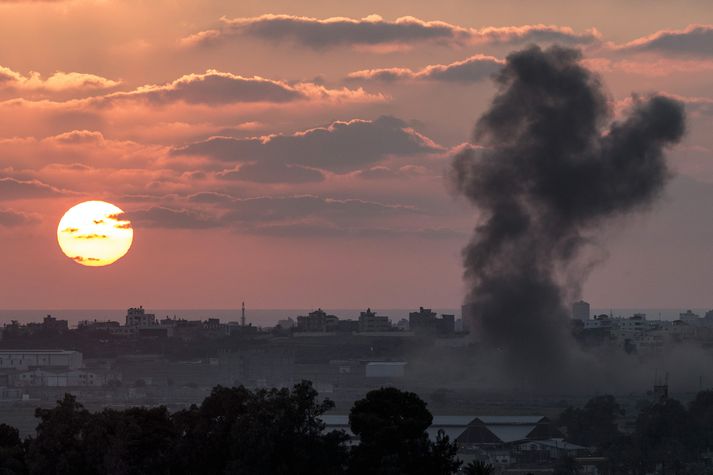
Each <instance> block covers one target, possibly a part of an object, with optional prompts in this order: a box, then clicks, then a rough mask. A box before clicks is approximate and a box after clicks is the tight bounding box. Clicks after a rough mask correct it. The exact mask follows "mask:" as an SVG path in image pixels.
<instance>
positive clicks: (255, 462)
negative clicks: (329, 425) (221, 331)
mask: <svg viewBox="0 0 713 475" xmlns="http://www.w3.org/2000/svg"><path fill="white" fill-rule="evenodd" d="M332 407H333V403H332V402H331V401H329V400H324V401H321V402H319V401H318V400H317V392H316V391H315V390H314V388H313V387H312V384H311V383H309V382H302V383H300V384H297V385H295V386H294V387H293V388H292V389H291V390H289V389H284V388H283V389H269V390H258V391H254V392H253V391H250V390H248V389H246V388H244V387H239V388H223V387H217V388H215V389H214V390H213V392H212V393H211V395H210V396H209V397H208V398H206V399H205V400H204V401H203V404H202V405H201V407H196V406H193V407H191V408H190V409H189V410H187V411H181V412H179V413H177V414H176V415H174V422H175V424H176V426H177V428H178V430H179V433H181V434H184V435H183V437H182V440H181V442H180V448H179V450H178V451H177V455H178V459H179V460H180V466H177V467H176V471H175V473H216V474H217V473H229V474H233V473H235V474H241V475H242V474H244V475H252V474H254V475H258V474H264V473H270V474H275V475H281V474H284V475H287V474H297V475H299V474H305V475H306V474H319V475H332V474H340V473H343V472H344V470H345V466H346V462H347V449H346V447H345V442H346V440H347V436H346V435H345V434H344V433H343V432H334V431H332V432H329V433H325V432H324V429H325V425H324V423H323V422H322V421H321V420H320V419H319V417H320V416H321V415H322V414H324V413H325V412H326V411H327V410H329V409H331V408H332Z"/></svg>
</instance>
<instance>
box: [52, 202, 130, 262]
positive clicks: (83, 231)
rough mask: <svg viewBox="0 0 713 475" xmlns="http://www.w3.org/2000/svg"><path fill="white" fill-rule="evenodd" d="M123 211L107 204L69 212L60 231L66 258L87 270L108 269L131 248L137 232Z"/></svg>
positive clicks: (83, 205)
mask: <svg viewBox="0 0 713 475" xmlns="http://www.w3.org/2000/svg"><path fill="white" fill-rule="evenodd" d="M123 213H124V211H122V210H121V208H119V207H117V206H114V205H113V204H111V203H107V202H104V201H85V202H84V203H80V204H78V205H76V206H74V207H72V208H70V209H69V210H68V211H67V212H66V213H65V214H64V216H63V217H62V219H61V220H60V222H59V226H58V227H57V241H58V242H59V247H60V248H62V252H64V253H65V254H66V255H67V257H69V258H70V259H72V260H73V261H74V262H76V263H78V264H82V265H84V266H93V267H97V266H106V265H109V264H111V263H113V262H116V261H117V260H118V259H120V258H121V257H123V256H124V255H125V254H126V253H127V252H128V250H129V248H130V247H131V242H132V241H133V238H134V230H133V229H132V228H131V222H130V221H129V220H127V219H124V218H123Z"/></svg>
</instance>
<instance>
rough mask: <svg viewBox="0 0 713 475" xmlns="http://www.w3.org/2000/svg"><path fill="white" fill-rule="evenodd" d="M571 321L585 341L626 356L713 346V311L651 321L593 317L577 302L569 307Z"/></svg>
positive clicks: (642, 316) (642, 317)
mask: <svg viewBox="0 0 713 475" xmlns="http://www.w3.org/2000/svg"><path fill="white" fill-rule="evenodd" d="M572 319H573V322H574V323H575V328H578V329H579V335H580V337H581V338H582V339H583V340H584V341H585V342H589V343H599V344H612V345H616V346H618V347H619V348H621V349H623V350H624V351H626V352H627V353H646V352H656V351H660V350H662V349H663V348H664V347H665V346H666V345H670V344H677V343H682V342H687V343H694V344H699V345H705V346H708V345H713V310H711V311H709V312H707V313H706V314H705V315H703V316H701V315H698V314H696V313H694V312H693V311H691V310H687V311H685V312H682V313H680V314H679V317H678V319H676V320H661V319H658V320H650V319H648V318H647V316H646V314H644V313H636V314H634V315H632V316H630V317H626V318H614V317H613V316H612V315H607V314H600V315H594V316H592V315H591V313H590V305H589V304H588V303H587V302H585V301H579V302H575V303H574V304H572Z"/></svg>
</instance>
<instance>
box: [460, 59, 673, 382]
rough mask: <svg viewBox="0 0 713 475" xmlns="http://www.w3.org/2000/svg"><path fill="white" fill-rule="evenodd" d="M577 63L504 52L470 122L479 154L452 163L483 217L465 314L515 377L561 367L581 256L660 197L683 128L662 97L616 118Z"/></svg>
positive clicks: (468, 267) (468, 268)
mask: <svg viewBox="0 0 713 475" xmlns="http://www.w3.org/2000/svg"><path fill="white" fill-rule="evenodd" d="M580 59H581V55H580V53H579V51H577V50H573V49H568V48H562V47H551V48H549V49H546V50H542V49H540V48H539V47H536V46H533V47H530V48H528V49H525V50H522V51H518V52H515V53H512V54H510V55H509V56H508V58H507V62H506V64H505V66H503V68H502V70H501V71H500V72H499V73H498V75H497V76H496V79H495V80H496V83H497V86H498V88H499V90H498V93H497V95H496V96H495V98H494V100H493V102H492V105H491V106H490V108H489V110H488V111H487V112H485V113H484V114H483V115H482V116H481V117H480V119H479V120H478V122H477V124H476V128H475V133H474V138H475V141H476V143H478V144H479V145H482V146H483V148H482V149H470V150H468V151H465V152H463V153H461V154H459V155H458V156H457V157H456V158H455V160H454V162H453V169H452V175H453V179H454V182H455V184H456V187H457V189H458V191H459V192H460V193H462V194H463V195H465V196H466V197H467V198H468V199H469V200H470V201H471V202H472V203H473V204H475V205H476V206H477V208H478V209H479V211H480V216H481V219H480V221H479V224H478V225H477V227H476V228H475V232H474V234H473V237H472V239H471V241H470V243H469V244H468V246H467V247H466V248H465V249H464V251H463V256H464V266H465V280H466V283H467V285H468V295H467V298H466V302H465V303H466V306H465V308H466V309H468V313H469V314H470V315H465V317H466V318H469V317H470V319H471V325H472V327H473V331H474V333H476V334H478V333H480V335H482V339H483V341H484V342H485V343H487V344H489V345H492V346H493V347H494V348H497V349H498V350H499V351H501V352H502V353H503V355H504V357H505V358H506V361H507V362H508V363H509V364H510V366H509V369H511V370H514V371H517V372H518V373H519V375H518V376H519V377H527V375H531V376H532V377H533V378H539V377H540V376H541V375H544V374H550V375H551V374H556V373H557V372H558V371H560V370H562V371H564V369H563V368H564V365H566V364H567V363H568V358H569V357H570V356H571V354H572V353H571V352H570V349H571V338H570V336H569V335H570V334H569V331H570V330H569V325H568V322H569V304H570V302H571V301H572V300H571V299H573V298H576V297H578V296H579V295H578V294H579V291H580V286H581V284H582V281H583V279H584V277H585V276H586V273H587V270H588V268H589V267H590V266H591V265H592V264H593V262H591V261H589V262H587V259H586V258H583V257H582V254H583V253H582V250H583V249H584V248H585V245H586V244H587V243H591V242H593V236H595V235H596V234H597V233H598V231H599V230H601V229H602V228H603V227H604V226H606V225H607V223H610V222H611V220H612V219H613V218H616V217H621V216H626V215H627V214H628V213H632V212H636V211H640V210H642V209H645V208H646V207H648V206H649V205H650V204H651V203H652V202H653V201H654V200H655V199H656V198H657V197H658V196H659V195H660V194H661V192H662V191H663V188H664V186H665V184H666V182H667V180H668V179H669V177H670V172H669V169H668V167H667V164H666V159H665V156H664V149H665V148H666V147H668V146H670V145H672V144H675V143H676V142H678V141H679V140H680V139H681V137H682V136H683V134H684V130H685V116H684V111H683V106H682V105H681V104H680V103H678V102H676V101H673V100H671V99H669V98H666V97H661V96H653V97H649V98H646V99H642V98H636V97H634V99H633V105H632V107H631V110H630V111H629V113H628V115H627V117H626V118H624V119H622V120H617V121H614V122H612V111H611V106H610V104H609V101H608V100H607V96H606V94H605V92H604V88H603V86H602V84H601V82H600V79H599V78H598V76H597V75H595V74H594V73H592V72H590V71H589V70H587V69H586V68H585V67H583V66H582V65H581V64H580Z"/></svg>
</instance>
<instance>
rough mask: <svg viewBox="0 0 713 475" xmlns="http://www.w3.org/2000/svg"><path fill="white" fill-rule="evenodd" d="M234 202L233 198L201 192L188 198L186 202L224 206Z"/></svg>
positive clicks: (221, 194) (212, 192)
mask: <svg viewBox="0 0 713 475" xmlns="http://www.w3.org/2000/svg"><path fill="white" fill-rule="evenodd" d="M234 200H235V197H233V196H231V195H227V194H225V193H217V192H214V191H202V192H200V193H194V194H192V195H190V196H188V201H190V202H193V203H207V204H225V203H230V202H232V201H234Z"/></svg>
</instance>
